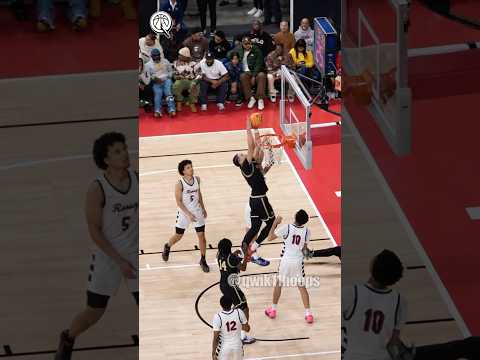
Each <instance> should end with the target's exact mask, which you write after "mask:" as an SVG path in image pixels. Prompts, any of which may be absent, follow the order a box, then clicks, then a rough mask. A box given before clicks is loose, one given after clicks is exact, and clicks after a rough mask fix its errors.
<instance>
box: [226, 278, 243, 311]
mask: <svg viewBox="0 0 480 360" xmlns="http://www.w3.org/2000/svg"><path fill="white" fill-rule="evenodd" d="M220 291H221V292H222V294H223V295H225V296H227V297H229V298H230V299H232V300H233V306H234V307H235V308H238V309H241V310H244V309H245V308H246V307H247V298H246V297H245V294H244V293H243V291H242V290H240V288H239V287H238V286H235V287H233V286H230V285H228V284H222V283H220Z"/></svg>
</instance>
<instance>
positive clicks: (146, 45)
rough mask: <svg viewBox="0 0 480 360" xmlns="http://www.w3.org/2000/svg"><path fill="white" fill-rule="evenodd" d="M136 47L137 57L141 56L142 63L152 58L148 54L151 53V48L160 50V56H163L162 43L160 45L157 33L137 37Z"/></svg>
mask: <svg viewBox="0 0 480 360" xmlns="http://www.w3.org/2000/svg"><path fill="white" fill-rule="evenodd" d="M138 48H139V57H141V58H142V60H143V63H144V64H147V63H148V62H149V61H150V60H152V58H151V57H150V54H151V53H152V50H153V49H158V51H160V56H161V57H162V58H163V57H165V55H164V54H163V48H162V45H160V42H159V41H158V37H157V34H154V33H151V34H148V35H147V36H145V37H142V38H140V39H138Z"/></svg>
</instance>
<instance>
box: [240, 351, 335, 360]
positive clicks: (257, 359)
mask: <svg viewBox="0 0 480 360" xmlns="http://www.w3.org/2000/svg"><path fill="white" fill-rule="evenodd" d="M339 353H340V350H335V351H320V352H313V353H303V354H289V355H274V356H264V357H256V358H247V359H245V360H271V359H286V358H296V357H303V356H325V355H333V354H339Z"/></svg>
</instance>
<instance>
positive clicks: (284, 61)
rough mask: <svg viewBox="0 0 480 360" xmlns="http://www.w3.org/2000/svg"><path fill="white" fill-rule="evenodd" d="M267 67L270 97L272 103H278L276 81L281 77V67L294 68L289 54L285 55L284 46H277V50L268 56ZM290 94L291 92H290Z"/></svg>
mask: <svg viewBox="0 0 480 360" xmlns="http://www.w3.org/2000/svg"><path fill="white" fill-rule="evenodd" d="M266 65H267V80H268V95H269V97H270V101H271V102H273V103H274V102H276V101H277V93H278V91H277V89H275V81H277V80H279V79H280V77H281V69H280V68H281V66H282V65H285V66H287V67H288V68H292V66H293V61H292V58H291V56H290V55H289V54H287V55H285V51H284V49H283V45H282V44H281V43H280V44H277V46H276V48H275V50H273V51H272V52H271V53H270V54H268V56H267V59H266ZM289 93H290V92H289Z"/></svg>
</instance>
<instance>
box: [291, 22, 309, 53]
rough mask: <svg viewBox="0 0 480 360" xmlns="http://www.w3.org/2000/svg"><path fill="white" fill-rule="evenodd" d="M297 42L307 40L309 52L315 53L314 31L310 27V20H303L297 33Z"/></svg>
mask: <svg viewBox="0 0 480 360" xmlns="http://www.w3.org/2000/svg"><path fill="white" fill-rule="evenodd" d="M294 36H295V40H296V41H298V40H300V39H303V40H305V43H306V44H307V50H310V51H313V40H314V31H313V29H312V28H311V27H310V20H308V19H307V18H303V19H302V21H301V22H300V26H299V28H298V30H297V31H295V34H294Z"/></svg>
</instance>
